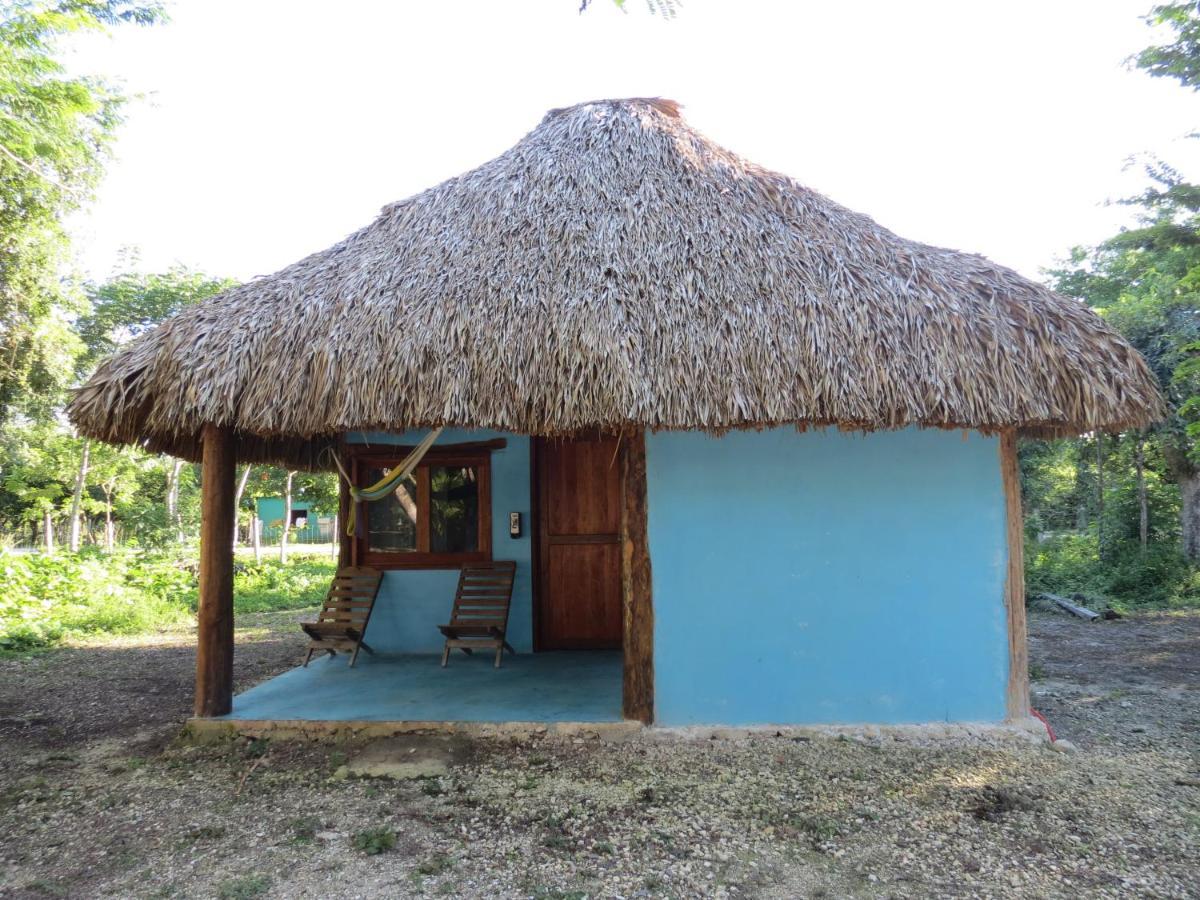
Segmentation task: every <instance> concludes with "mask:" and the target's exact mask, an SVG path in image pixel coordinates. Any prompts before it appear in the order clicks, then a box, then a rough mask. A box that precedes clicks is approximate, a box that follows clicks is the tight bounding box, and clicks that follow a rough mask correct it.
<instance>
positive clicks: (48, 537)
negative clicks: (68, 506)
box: [42, 506, 54, 553]
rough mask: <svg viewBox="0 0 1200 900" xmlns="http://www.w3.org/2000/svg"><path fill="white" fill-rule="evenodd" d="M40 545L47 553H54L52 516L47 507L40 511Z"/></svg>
mask: <svg viewBox="0 0 1200 900" xmlns="http://www.w3.org/2000/svg"><path fill="white" fill-rule="evenodd" d="M42 544H43V546H44V548H45V550H46V552H47V553H53V552H54V516H53V515H52V514H51V513H50V507H48V506H47V507H46V508H45V509H43V510H42Z"/></svg>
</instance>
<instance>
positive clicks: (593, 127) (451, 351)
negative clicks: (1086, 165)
mask: <svg viewBox="0 0 1200 900" xmlns="http://www.w3.org/2000/svg"><path fill="white" fill-rule="evenodd" d="M1159 410H1160V398H1159V394H1158V390H1157V387H1156V383H1155V381H1154V378H1153V377H1152V375H1151V373H1150V372H1149V370H1148V369H1147V367H1146V365H1145V363H1144V362H1143V360H1142V359H1141V358H1140V357H1139V355H1138V354H1137V353H1136V352H1135V351H1134V350H1133V349H1132V348H1131V347H1130V346H1129V344H1128V343H1126V342H1125V341H1124V340H1123V339H1122V338H1121V337H1120V336H1118V335H1117V334H1116V333H1115V332H1114V331H1113V330H1112V329H1110V328H1109V327H1108V326H1107V325H1105V323H1104V322H1103V321H1102V320H1101V319H1100V318H1099V317H1098V316H1096V315H1095V314H1094V313H1093V312H1092V311H1090V310H1089V309H1087V308H1086V307H1085V306H1084V305H1083V304H1081V303H1079V302H1077V301H1075V300H1072V299H1069V298H1067V297H1063V296H1060V295H1058V294H1055V293H1053V292H1051V291H1049V290H1047V289H1046V288H1044V287H1042V286H1041V285H1038V284H1036V283H1034V282H1032V281H1029V280H1027V279H1025V278H1022V277H1021V276H1019V275H1017V274H1016V273H1015V272H1012V271H1010V270H1009V269H1005V268H1002V267H1000V266H997V265H994V264H993V263H991V262H988V261H987V260H986V259H983V258H982V257H979V256H973V255H968V254H964V253H959V252H955V251H953V250H943V249H939V248H936V247H930V246H926V245H924V244H918V243H914V242H912V241H907V240H904V239H902V238H900V237H897V236H896V235H894V234H892V233H891V232H889V231H887V230H886V229H884V228H881V227H880V226H879V225H877V224H876V223H875V222H873V221H872V220H871V219H869V218H867V217H866V216H863V215H859V214H857V213H854V212H852V211H850V210H848V209H845V208H843V207H841V206H839V205H837V204H836V203H833V202H831V201H829V200H828V199H826V198H825V197H822V196H820V195H819V194H816V193H814V192H813V191H811V190H808V189H807V188H805V187H803V186H801V185H799V184H797V183H796V182H795V181H793V180H792V179H790V178H788V177H786V176H784V175H780V174H777V173H775V172H770V171H767V170H765V169H762V168H760V167H758V166H756V165H754V164H752V163H749V162H747V161H745V160H743V159H740V158H739V157H737V156H735V155H734V154H732V153H730V152H728V151H727V150H725V149H723V148H721V147H719V146H717V145H715V144H713V143H712V142H711V141H709V140H708V139H706V138H705V137H703V136H702V135H701V134H699V133H698V132H696V131H695V130H693V129H692V128H690V127H689V126H688V125H687V124H685V123H684V121H683V120H682V119H681V118H680V115H679V109H678V106H677V104H675V103H674V102H672V101H669V100H658V99H632V100H606V101H599V102H595V103H585V104H581V105H579V106H573V107H570V108H567V109H559V110H553V111H552V112H550V113H549V114H547V116H546V117H545V119H544V120H543V121H542V123H541V124H540V125H538V127H537V128H535V129H534V130H533V131H532V132H530V133H529V134H528V135H527V136H526V137H525V138H524V139H522V140H521V141H520V143H518V144H517V145H516V146H515V147H513V148H512V149H511V150H509V151H508V152H506V153H504V154H503V155H502V156H500V157H498V158H496V159H494V160H492V161H491V162H488V163H485V164H484V165H482V166H480V167H479V168H478V169H475V170H474V171H471V172H467V173H466V174H464V175H461V176H459V177H457V178H452V179H450V180H449V181H446V182H444V183H442V184H440V185H438V186H437V187H434V188H431V189H430V190H427V191H425V192H424V193H421V194H418V195H416V196H414V197H411V198H409V199H407V200H404V201H401V202H399V203H395V204H392V205H391V206H388V207H386V208H385V209H384V210H383V211H382V213H381V214H380V216H379V218H378V219H376V220H375V222H374V223H372V224H371V225H369V226H367V227H366V228H364V229H362V230H361V231H359V232H356V233H355V234H352V235H350V236H349V237H348V238H346V239H345V240H344V241H342V242H341V243H339V244H337V245H336V246H334V247H331V248H330V249H328V250H326V251H324V252H321V253H316V254H314V255H312V256H310V257H308V258H307V259H303V260H301V261H300V262H298V263H296V264H294V265H292V266H289V267H288V268H286V269H283V270H282V271H280V272H277V273H276V274H274V275H271V276H269V277H265V278H261V279H258V280H256V281H252V282H250V283H248V284H245V285H242V286H240V287H237V288H234V289H232V290H229V291H227V292H225V293H223V294H221V295H219V296H217V297H214V298H212V299H210V300H208V301H206V302H203V303H201V304H200V305H198V306H196V307H193V308H190V309H187V310H185V311H183V312H181V313H179V314H178V315H176V316H175V317H173V318H171V319H170V320H168V321H167V322H165V323H163V324H162V325H161V326H160V327H158V328H156V329H154V330H153V331H151V332H150V333H148V334H146V335H144V336H142V337H141V338H139V339H138V340H136V341H134V342H132V343H131V344H130V345H128V346H127V347H125V348H123V349H122V350H121V351H120V352H118V353H117V354H116V355H114V356H113V357H112V358H111V359H109V360H108V361H107V362H105V363H104V364H103V365H102V366H101V367H100V368H99V370H98V371H97V372H96V374H95V375H94V376H93V377H92V378H91V380H90V381H88V383H87V384H86V385H84V386H83V387H82V388H81V389H80V390H79V391H78V393H77V395H76V396H75V398H74V401H73V402H72V404H71V407H70V415H71V418H72V420H73V421H74V422H75V423H76V425H77V426H78V427H79V429H80V430H81V431H82V432H83V433H85V434H87V435H90V436H92V437H96V438H101V439H104V440H108V441H114V442H131V443H132V442H141V443H144V444H146V445H147V446H148V447H149V448H151V449H155V450H163V451H167V452H170V453H174V454H177V455H180V456H184V457H188V458H193V459H194V458H196V457H197V454H198V434H199V430H200V427H201V425H202V423H205V422H213V423H217V424H222V425H228V426H232V427H233V428H234V429H235V431H236V432H237V434H238V440H239V448H238V452H239V456H240V457H241V458H243V459H287V460H290V461H291V462H293V463H295V464H299V465H304V464H309V465H312V464H315V461H316V454H317V452H318V451H319V450H320V449H321V448H322V447H323V446H325V445H326V444H327V443H328V442H330V441H331V440H333V439H334V436H336V435H337V434H339V433H342V432H345V431H347V430H353V429H403V428H415V427H431V426H435V425H450V426H466V427H491V428H498V429H505V430H510V431H515V432H524V433H531V434H558V433H567V432H573V431H576V430H580V429H585V428H596V427H599V428H603V429H609V430H614V431H616V430H625V429H629V428H633V427H638V428H640V427H646V428H652V429H660V428H669V429H677V428H698V429H705V430H708V431H714V432H720V431H724V430H727V429H732V428H746V427H761V426H767V425H776V424H781V423H796V424H800V425H805V424H818V425H820V424H837V425H839V426H841V427H844V428H854V429H865V430H870V429H878V428H896V427H901V426H905V425H920V426H940V427H956V428H979V429H983V430H994V429H999V428H1003V427H1009V426H1017V427H1020V428H1022V429H1025V430H1027V431H1034V432H1038V433H1045V434H1060V433H1061V434H1066V433H1077V432H1082V431H1088V430H1092V429H1108V430H1116V429H1122V428H1127V427H1131V426H1141V425H1145V424H1147V423H1149V422H1150V421H1152V420H1153V419H1155V418H1156V417H1157V416H1158V414H1159Z"/></svg>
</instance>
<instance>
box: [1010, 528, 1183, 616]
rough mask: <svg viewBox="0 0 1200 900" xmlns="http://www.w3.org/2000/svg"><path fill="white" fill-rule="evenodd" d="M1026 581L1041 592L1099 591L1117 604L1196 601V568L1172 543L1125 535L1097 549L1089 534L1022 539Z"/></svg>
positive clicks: (1175, 605) (1165, 605)
mask: <svg viewBox="0 0 1200 900" xmlns="http://www.w3.org/2000/svg"><path fill="white" fill-rule="evenodd" d="M1025 587H1026V593H1027V594H1028V595H1030V596H1032V595H1034V594H1039V593H1043V592H1047V593H1052V594H1063V595H1067V596H1069V595H1071V594H1074V593H1081V594H1086V595H1088V596H1098V597H1102V598H1104V599H1106V600H1108V601H1109V602H1110V603H1111V604H1112V606H1113V607H1115V608H1117V609H1179V608H1195V607H1197V606H1200V569H1198V568H1197V567H1196V566H1194V565H1192V564H1191V563H1189V562H1188V561H1187V559H1186V558H1185V557H1184V556H1183V554H1182V553H1180V552H1179V551H1178V550H1177V549H1176V548H1175V547H1174V546H1164V545H1162V544H1151V545H1150V546H1149V547H1147V548H1146V549H1145V550H1143V549H1142V548H1141V546H1140V545H1139V544H1138V543H1137V542H1136V541H1125V542H1122V543H1120V544H1117V545H1116V546H1115V547H1112V548H1111V549H1109V550H1108V551H1107V552H1106V554H1105V558H1104V559H1103V560H1102V559H1101V558H1100V553H1099V550H1098V547H1097V543H1096V536H1095V535H1094V534H1088V533H1080V534H1062V535H1055V536H1053V537H1050V538H1046V539H1044V540H1040V541H1038V540H1027V541H1026V544H1025Z"/></svg>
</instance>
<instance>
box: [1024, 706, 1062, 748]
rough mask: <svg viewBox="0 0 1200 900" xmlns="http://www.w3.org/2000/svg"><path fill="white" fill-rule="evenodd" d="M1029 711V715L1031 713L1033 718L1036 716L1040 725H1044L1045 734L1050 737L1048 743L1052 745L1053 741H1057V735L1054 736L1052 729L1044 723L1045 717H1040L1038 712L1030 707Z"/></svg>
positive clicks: (1047, 723) (1048, 724)
mask: <svg viewBox="0 0 1200 900" xmlns="http://www.w3.org/2000/svg"><path fill="white" fill-rule="evenodd" d="M1029 711H1030V712H1031V713H1033V714H1034V715H1035V716H1036V717H1037V718H1038V719H1039V720H1040V721H1041V723H1042V724H1043V725H1045V726H1046V734H1048V735H1049V736H1050V743H1052V744H1053V743H1054V742H1055V741H1057V740H1058V735H1056V734H1055V733H1054V729H1053V728H1051V727H1050V723H1049V722H1047V721H1046V717H1045V716H1043V715H1042V714H1041V713H1040V712H1038V711H1037V710H1036V709H1034V708H1033V707H1032V706H1031V707H1029Z"/></svg>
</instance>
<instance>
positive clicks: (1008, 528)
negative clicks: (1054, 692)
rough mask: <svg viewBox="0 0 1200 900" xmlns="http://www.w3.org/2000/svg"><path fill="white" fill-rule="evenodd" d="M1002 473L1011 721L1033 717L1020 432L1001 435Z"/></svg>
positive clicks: (1009, 430) (1008, 431)
mask: <svg viewBox="0 0 1200 900" xmlns="http://www.w3.org/2000/svg"><path fill="white" fill-rule="evenodd" d="M1000 471H1001V474H1002V476H1003V479H1004V507H1005V523H1006V524H1005V532H1006V534H1007V536H1008V571H1007V572H1006V573H1005V578H1004V605H1005V608H1006V609H1007V611H1008V718H1009V719H1010V720H1013V719H1023V718H1025V717H1026V716H1028V715H1029V643H1028V639H1027V637H1026V630H1025V522H1024V518H1023V516H1022V513H1021V467H1020V464H1019V462H1018V461H1017V432H1016V429H1015V428H1006V429H1005V430H1004V431H1002V432H1001V433H1000Z"/></svg>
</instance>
